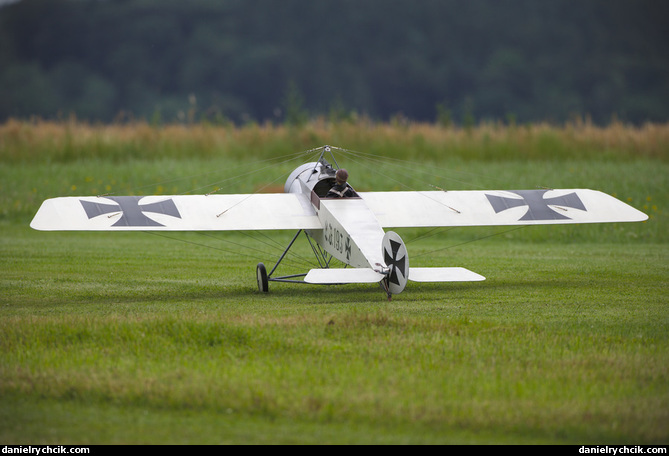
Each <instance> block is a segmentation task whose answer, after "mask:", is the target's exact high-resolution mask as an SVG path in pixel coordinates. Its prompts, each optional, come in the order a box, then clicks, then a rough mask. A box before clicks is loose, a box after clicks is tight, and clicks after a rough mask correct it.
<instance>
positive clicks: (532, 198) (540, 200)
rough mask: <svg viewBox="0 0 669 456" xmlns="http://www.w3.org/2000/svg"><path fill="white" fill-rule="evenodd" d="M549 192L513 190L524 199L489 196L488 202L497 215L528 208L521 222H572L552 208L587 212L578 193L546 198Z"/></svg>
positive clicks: (512, 191)
mask: <svg viewBox="0 0 669 456" xmlns="http://www.w3.org/2000/svg"><path fill="white" fill-rule="evenodd" d="M547 191H548V190H511V191H510V192H511V193H515V194H516V195H518V196H520V197H521V198H522V199H517V198H506V197H503V196H496V195H488V194H486V197H487V198H488V201H490V204H491V205H492V208H493V209H494V210H495V213H499V212H502V211H505V210H507V209H511V208H513V207H520V206H527V212H526V213H525V215H523V216H522V217H521V218H520V219H519V220H571V219H570V218H569V217H567V216H566V215H563V214H560V213H559V212H556V211H555V210H553V209H551V208H550V207H549V205H551V206H563V207H570V208H572V209H580V210H582V211H585V210H586V209H585V206H584V205H583V202H582V201H581V199H580V198H579V197H578V195H577V194H576V193H569V194H567V195H564V196H557V197H554V198H544V194H545V193H546V192H547Z"/></svg>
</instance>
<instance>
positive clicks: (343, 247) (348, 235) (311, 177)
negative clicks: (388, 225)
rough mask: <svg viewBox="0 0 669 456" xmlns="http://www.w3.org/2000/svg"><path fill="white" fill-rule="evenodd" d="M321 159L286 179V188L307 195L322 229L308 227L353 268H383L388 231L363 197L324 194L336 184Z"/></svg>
mask: <svg viewBox="0 0 669 456" xmlns="http://www.w3.org/2000/svg"><path fill="white" fill-rule="evenodd" d="M328 171H330V170H329V169H324V168H323V166H322V164H321V163H309V164H306V165H303V166H301V167H300V168H297V169H296V170H295V171H294V172H293V174H291V177H289V179H288V181H287V182H286V187H285V189H286V191H287V192H290V193H301V194H303V195H306V196H307V197H308V199H309V201H310V204H311V205H312V207H313V209H314V210H315V211H316V213H317V215H318V219H319V220H320V222H321V226H322V229H310V230H307V232H308V233H309V235H310V236H311V237H312V238H313V239H314V240H315V241H316V242H317V243H318V244H319V245H320V246H321V247H322V248H323V249H325V250H326V251H327V252H328V253H329V254H331V255H332V256H333V257H335V258H337V259H338V260H340V261H342V262H344V263H346V264H348V265H350V266H352V267H354V268H371V269H373V270H375V271H378V272H380V271H382V270H383V269H384V268H385V267H386V265H385V263H384V261H383V254H382V249H381V243H382V240H383V236H384V234H385V232H384V231H383V228H381V225H380V224H379V222H378V220H377V219H376V216H375V215H374V213H373V212H372V211H371V210H370V209H369V207H367V204H366V203H365V201H364V200H363V199H362V198H359V197H358V198H324V197H323V195H324V194H325V193H327V190H329V188H330V187H331V186H332V185H333V184H334V179H333V175H332V173H329V172H328Z"/></svg>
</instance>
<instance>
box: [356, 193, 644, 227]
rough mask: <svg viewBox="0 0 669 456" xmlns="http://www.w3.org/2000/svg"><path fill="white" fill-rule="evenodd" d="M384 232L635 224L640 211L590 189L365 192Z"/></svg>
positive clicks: (642, 218) (368, 202)
mask: <svg viewBox="0 0 669 456" xmlns="http://www.w3.org/2000/svg"><path fill="white" fill-rule="evenodd" d="M360 196H361V197H362V199H363V200H365V202H366V203H367V206H368V207H369V208H370V209H371V210H372V212H373V213H374V215H375V216H376V218H377V220H378V221H379V223H380V225H381V226H382V227H384V228H390V227H394V228H402V227H436V226H496V225H545V224H565V223H605V222H639V221H643V220H646V219H648V216H647V215H646V214H644V213H643V212H640V211H638V210H636V209H635V208H633V207H631V206H629V205H628V204H625V203H623V202H622V201H620V200H618V199H616V198H614V197H612V196H610V195H607V194H606V193H602V192H599V191H596V190H588V189H567V190H564V189H563V190H558V189H554V190H553V189H551V190H548V189H542V190H486V191H478V190H476V191H469V190H465V191H427V192H366V193H360Z"/></svg>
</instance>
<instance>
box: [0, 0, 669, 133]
mask: <svg viewBox="0 0 669 456" xmlns="http://www.w3.org/2000/svg"><path fill="white" fill-rule="evenodd" d="M668 19H669V3H667V2H661V1H656V0H587V1H582V0H554V1H550V2H538V1H536V0H503V1H500V0H467V1H462V0H411V1H409V0H318V1H309V0H220V1H213V0H212V1H210V0H190V1H183V0H160V1H156V0H22V1H19V2H16V3H13V4H10V5H8V6H4V7H2V8H0V120H4V119H7V118H10V117H18V118H28V117H31V116H39V117H43V118H57V117H59V116H63V117H64V116H70V115H75V116H77V118H79V119H85V120H89V121H101V122H109V121H114V120H119V119H132V118H134V119H145V120H147V121H151V122H175V121H177V122H179V121H181V122H197V121H202V120H207V121H209V122H236V123H243V122H249V121H258V122H263V121H273V122H288V123H300V122H304V121H305V120H306V119H308V118H309V117H310V116H324V117H327V118H334V119H336V120H346V119H355V118H356V117H359V116H368V117H370V118H372V119H379V120H388V119H393V118H407V119H411V120H416V121H438V122H441V123H443V124H452V123H453V124H467V123H471V122H476V121H480V120H495V121H499V120H502V121H505V122H509V123H511V122H533V121H553V122H563V121H566V120H569V119H570V118H571V117H573V116H588V117H590V118H591V119H592V120H593V121H595V122H598V123H607V122H609V121H610V120H611V119H612V118H617V119H619V120H622V121H625V122H631V123H643V122H647V121H654V122H664V121H666V120H667V119H669V53H667V52H666V45H667V43H669V27H666V24H667V23H668Z"/></svg>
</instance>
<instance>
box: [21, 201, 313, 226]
mask: <svg viewBox="0 0 669 456" xmlns="http://www.w3.org/2000/svg"><path fill="white" fill-rule="evenodd" d="M30 226H31V227H32V228H34V229H36V230H43V231H61V230H62V231H147V230H150V231H153V230H156V231H226V230H293V229H319V228H322V226H321V224H320V222H319V221H318V216H317V215H316V213H315V211H314V209H313V208H312V206H311V204H310V203H309V201H308V199H307V198H306V197H305V196H304V195H300V194H295V193H276V194H274V193H273V194H238V195H178V196H100V197H96V196H88V197H86V196H81V197H62V198H52V199H48V200H46V201H44V203H42V206H41V207H40V209H39V210H38V211H37V214H36V215H35V218H34V219H33V221H32V222H31V224H30Z"/></svg>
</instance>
